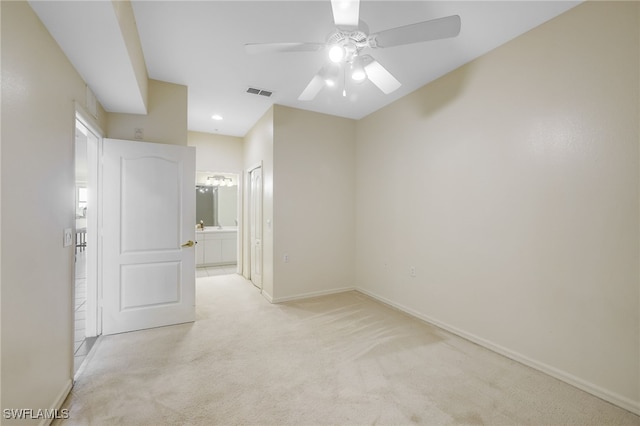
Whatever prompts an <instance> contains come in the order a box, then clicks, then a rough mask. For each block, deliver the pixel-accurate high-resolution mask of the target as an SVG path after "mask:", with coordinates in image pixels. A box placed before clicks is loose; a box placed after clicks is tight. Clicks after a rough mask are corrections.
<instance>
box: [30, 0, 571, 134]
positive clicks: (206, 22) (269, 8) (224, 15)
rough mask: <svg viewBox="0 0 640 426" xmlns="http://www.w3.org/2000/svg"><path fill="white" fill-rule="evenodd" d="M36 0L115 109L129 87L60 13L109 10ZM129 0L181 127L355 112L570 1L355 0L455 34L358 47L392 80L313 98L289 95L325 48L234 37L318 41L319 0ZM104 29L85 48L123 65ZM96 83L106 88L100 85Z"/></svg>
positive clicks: (376, 18)
mask: <svg viewBox="0 0 640 426" xmlns="http://www.w3.org/2000/svg"><path fill="white" fill-rule="evenodd" d="M43 3H44V4H45V5H43V4H41V3H40V2H35V1H32V2H31V4H32V5H33V6H34V10H36V13H38V15H39V16H40V18H41V19H42V20H43V22H44V23H45V25H46V26H47V28H48V29H49V31H50V32H51V33H52V35H53V36H54V38H56V40H57V41H58V43H59V44H61V46H62V48H63V50H64V51H65V53H66V54H67V56H69V58H70V60H71V61H72V63H73V64H74V66H75V67H76V68H77V69H78V71H79V72H80V74H81V75H82V76H83V78H84V79H85V81H87V83H88V84H89V86H90V87H91V88H92V89H93V91H94V92H95V93H96V96H97V98H98V100H99V101H100V102H101V103H102V104H103V105H104V106H105V108H106V109H107V110H113V109H112V108H113V107H112V105H118V107H117V108H120V109H122V108H123V107H121V106H119V105H120V104H121V103H122V102H123V99H125V100H126V99H127V95H126V93H125V92H126V91H129V90H131V89H130V88H129V85H128V84H127V83H126V82H123V79H122V77H121V78H120V80H117V79H115V78H114V77H109V73H105V72H104V69H102V70H100V69H98V70H95V69H94V68H95V65H94V66H93V67H91V66H89V64H87V63H86V62H90V61H91V59H90V57H89V55H86V54H84V55H83V54H82V51H83V49H85V52H86V48H87V47H86V46H84V47H83V46H82V44H83V43H80V42H78V40H77V38H78V37H77V36H76V37H74V36H73V34H74V29H73V25H69V21H68V18H65V17H64V14H65V13H73V14H74V15H76V19H79V20H81V21H87V20H90V21H95V20H97V21H99V22H100V23H97V22H96V24H95V25H99V26H100V27H105V26H112V25H114V24H117V23H116V22H115V21H114V20H113V19H112V17H110V16H105V17H103V18H100V14H101V13H102V14H104V13H105V12H104V10H103V11H102V12H100V11H97V12H96V11H93V12H91V13H89V12H88V11H87V5H88V4H91V3H104V2H95V1H93V2H57V1H47V2H43ZM132 3H133V10H134V13H135V18H136V21H137V25H138V32H139V35H140V41H141V44H142V49H143V52H144V57H145V61H146V65H147V71H148V74H149V77H150V78H152V79H156V80H162V81H168V82H172V83H178V84H183V85H186V86H188V88H189V101H188V102H189V111H188V117H189V118H188V123H189V124H188V125H189V130H195V131H201V132H209V133H221V134H226V135H233V136H243V135H245V134H246V132H247V131H248V130H249V129H250V128H251V126H253V124H254V123H255V122H256V121H257V120H258V119H259V118H260V117H261V116H262V115H263V114H264V112H265V111H266V110H267V109H268V108H269V107H270V106H271V105H272V104H274V103H277V104H280V105H286V106H291V107H295V108H301V109H306V110H311V111H317V112H322V113H326V114H332V115H338V116H342V117H348V118H355V119H358V118H362V117H364V116H366V115H368V114H370V113H372V112H373V111H376V110H378V109H380V108H382V107H383V106H385V105H387V104H389V103H391V102H393V101H394V100H396V99H398V98H400V97H402V96H404V95H406V94H407V93H410V92H412V91H414V90H416V89H418V88H419V87H421V86H423V85H425V84H427V83H429V82H430V81H433V80H434V79H436V78H438V77H440V76H442V75H444V74H446V73H447V72H449V71H452V70H454V69H455V68H458V67H459V66H461V65H463V64H465V63H467V62H469V61H471V60H473V59H475V58H477V57H478V56H481V55H482V54H484V53H486V52H488V51H490V50H492V49H494V48H496V47H497V46H499V45H501V44H503V43H505V42H507V41H509V40H511V39H513V38H515V37H517V36H518V35H520V34H522V33H524V32H526V31H528V30H530V29H532V28H534V27H536V26H538V25H540V24H541V23H543V22H545V21H547V20H549V19H551V18H553V17H555V16H557V15H559V14H560V13H562V12H564V11H566V10H568V9H569V8H571V7H573V6H575V5H577V4H578V3H579V2H575V1H574V2H565V1H548V2H544V1H478V0H476V1H406V2H404V1H375V0H371V1H366V0H362V2H361V5H360V19H361V20H364V21H365V22H366V23H367V24H368V26H369V30H370V31H369V33H376V32H379V31H382V30H385V29H389V28H393V27H397V26H402V25H407V24H411V23H415V22H420V21H425V20H429V19H435V18H439V17H443V16H448V15H459V16H460V18H461V20H462V28H461V31H460V35H459V36H458V37H456V38H454V39H446V40H437V41H430V42H424V43H418V44H413V45H409V46H399V47H392V48H387V49H375V50H374V49H368V50H369V52H365V53H369V54H371V55H372V56H374V58H375V59H377V60H378V61H379V62H380V63H381V64H382V65H383V66H384V67H386V68H387V69H388V70H389V71H390V72H391V73H392V74H393V75H394V76H395V77H396V78H397V79H398V80H399V81H400V82H401V83H402V87H401V88H400V89H398V90H397V91H395V92H393V93H391V94H389V95H384V94H383V93H382V92H381V91H380V90H379V89H377V88H376V87H375V86H373V85H372V84H371V83H370V82H365V83H364V84H362V85H359V86H347V97H343V96H342V87H340V88H339V89H337V90H336V89H333V90H331V89H328V88H325V89H323V90H322V91H321V92H320V93H319V94H318V96H317V97H316V98H315V99H314V100H313V101H298V100H297V98H298V96H299V95H300V93H301V92H302V90H303V89H304V88H305V87H306V85H307V84H308V83H309V81H310V80H311V78H312V77H313V76H314V75H315V74H316V73H317V72H318V70H319V69H320V68H321V67H322V65H324V64H325V63H326V61H327V59H326V54H325V52H309V53H307V52H305V53H278V54H261V55H249V54H247V53H246V52H245V50H244V44H245V43H257V42H298V41H305V42H325V41H326V38H327V36H328V35H329V33H331V31H332V30H333V29H334V26H333V15H332V11H331V3H330V1H329V0H323V1H304V0H298V1H279V2H274V1H237V0H236V1H194V2H190V1H133V2H132ZM52 4H53V5H54V6H52ZM47 5H48V6H47ZM74 5H75V6H74ZM69 9H75V10H76V11H75V12H70V11H69ZM96 9H97V8H96ZM64 22H66V24H65V23H64ZM56 23H57V24H56ZM88 25H91V23H90V22H89V23H88ZM52 27H53V28H54V30H52ZM112 32H113V28H111V30H106V29H102V28H101V29H100V31H99V32H94V33H97V34H98V36H100V35H102V37H101V38H100V37H98V38H100V40H99V41H94V42H93V46H94V47H93V50H94V51H95V50H97V51H98V52H99V53H100V50H104V52H102V53H104V54H105V55H106V54H107V53H109V60H110V61H111V63H110V65H109V66H110V67H111V68H112V69H114V68H113V67H115V69H116V70H117V69H122V68H127V66H126V65H123V64H119V63H118V61H127V60H128V57H127V56H126V55H120V56H119V57H116V55H113V52H114V51H117V50H118V49H121V44H122V40H121V39H118V38H117V37H112V36H110V34H111V33H112ZM95 37H96V35H95V34H94V38H95ZM74 39H76V40H75V41H74ZM84 44H86V43H84ZM110 46H112V47H110ZM83 62H85V63H83ZM93 62H96V61H95V60H94V61H93ZM129 67H130V65H129ZM105 74H107V75H105ZM104 80H110V81H111V82H112V83H111V86H109V85H107V84H105V83H100V81H104ZM119 83H121V84H119ZM101 84H102V85H103V86H109V89H100V88H99V86H100V85H101ZM114 84H115V85H116V88H115V89H114ZM118 84H119V85H118ZM248 87H256V88H259V89H266V90H269V91H273V96H272V97H271V98H265V97H263V96H257V95H251V94H248V93H246V90H247V88H248ZM118 92H123V93H121V94H119V93H118ZM114 98H117V100H113V99H114ZM118 112H126V111H118ZM213 114H219V115H221V116H222V117H223V120H221V121H214V120H212V119H211V116H212V115H213Z"/></svg>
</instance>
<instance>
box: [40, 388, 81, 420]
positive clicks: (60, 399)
mask: <svg viewBox="0 0 640 426" xmlns="http://www.w3.org/2000/svg"><path fill="white" fill-rule="evenodd" d="M72 387H73V380H71V379H69V380H67V382H66V383H65V384H64V386H63V387H62V390H61V391H60V393H59V394H58V396H57V397H56V399H55V400H54V401H53V404H52V405H51V407H50V408H51V409H52V410H60V408H61V407H62V404H64V400H65V399H67V396H69V392H71V388H72ZM53 420H54V419H42V420H41V421H40V423H39V424H40V425H41V426H49V425H50V424H51V423H52V422H53Z"/></svg>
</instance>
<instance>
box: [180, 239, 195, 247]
mask: <svg viewBox="0 0 640 426" xmlns="http://www.w3.org/2000/svg"><path fill="white" fill-rule="evenodd" d="M196 244H197V243H194V242H193V241H191V240H189V241H187V242H186V243H184V244H183V245H182V247H193V246H194V245H196Z"/></svg>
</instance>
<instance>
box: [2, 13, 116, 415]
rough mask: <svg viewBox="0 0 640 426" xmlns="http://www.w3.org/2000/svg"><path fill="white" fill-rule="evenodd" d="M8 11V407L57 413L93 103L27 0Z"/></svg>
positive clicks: (67, 356) (68, 349)
mask: <svg viewBox="0 0 640 426" xmlns="http://www.w3.org/2000/svg"><path fill="white" fill-rule="evenodd" d="M0 7H1V9H2V18H1V19H2V22H1V28H2V35H1V37H2V52H1V54H2V109H1V110H2V118H1V121H2V135H1V139H2V160H1V168H2V189H1V191H2V215H1V217H2V224H1V229H2V243H1V244H2V248H1V253H2V259H1V262H2V272H1V280H2V308H1V311H2V314H1V323H2V329H1V336H2V353H1V357H2V371H1V375H2V380H1V383H2V384H1V387H2V400H1V405H2V408H3V409H4V408H33V409H39V408H40V409H45V408H54V407H57V406H58V404H60V403H61V402H62V401H61V398H63V397H64V396H65V395H66V393H65V392H66V391H67V390H68V389H69V387H70V386H71V380H72V377H73V353H72V351H73V328H74V327H73V317H72V312H73V306H72V303H73V302H72V286H73V282H74V279H73V265H74V248H73V247H66V248H65V247H63V246H62V235H63V229H64V228H73V227H74V220H75V209H74V201H75V199H74V191H75V176H74V135H75V106H74V101H76V102H78V103H79V104H81V105H82V106H85V105H84V102H85V83H84V82H83V81H82V79H81V78H80V76H79V75H78V74H77V73H76V71H75V70H74V69H73V67H72V65H71V64H70V63H69V61H68V60H67V59H66V57H65V55H64V54H63V53H62V51H61V50H60V49H59V47H58V45H57V44H56V43H55V41H54V40H53V39H52V38H51V37H50V35H49V33H48V32H47V30H46V29H45V27H44V26H43V25H42V24H41V22H40V21H39V19H38V18H37V16H36V15H35V14H34V13H33V11H32V9H31V7H30V6H29V4H28V3H27V2H2V3H1V6H0ZM99 110H100V114H99V124H100V125H101V126H105V121H104V111H102V109H101V108H99ZM6 423H7V424H9V423H10V422H8V421H7V422H6ZM19 423H20V424H30V423H37V421H34V422H29V421H19ZM3 424H5V421H3Z"/></svg>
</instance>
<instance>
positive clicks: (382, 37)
mask: <svg viewBox="0 0 640 426" xmlns="http://www.w3.org/2000/svg"><path fill="white" fill-rule="evenodd" d="M458 34H460V16H458V15H452V16H446V17H444V18H438V19H432V20H430V21H424V22H418V23H417V24H410V25H405V26H404V27H397V28H391V29H389V30H385V31H381V32H379V33H377V34H373V35H372V38H374V39H375V42H376V47H392V46H400V45H402V44H411V43H419V42H422V41H430V40H439V39H443V38H449V37H455V36H457V35H458Z"/></svg>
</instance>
